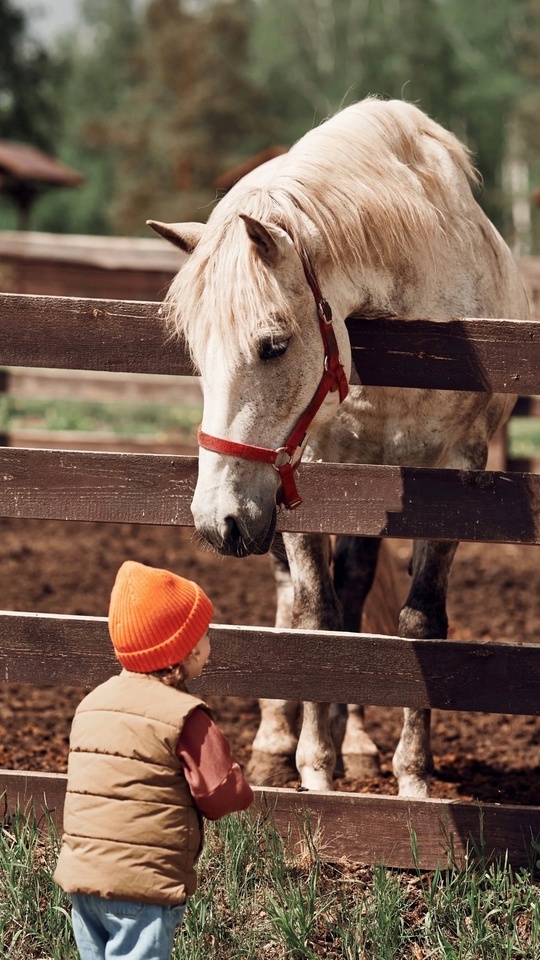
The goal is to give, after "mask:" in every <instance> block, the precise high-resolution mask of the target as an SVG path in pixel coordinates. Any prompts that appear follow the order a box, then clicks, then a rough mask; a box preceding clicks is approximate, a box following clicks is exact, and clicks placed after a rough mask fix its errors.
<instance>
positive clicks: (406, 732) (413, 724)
mask: <svg viewBox="0 0 540 960" xmlns="http://www.w3.org/2000/svg"><path fill="white" fill-rule="evenodd" d="M457 546H458V545H457V543H456V542H454V541H416V542H415V544H414V548H413V564H412V584H411V589H410V591H409V595H408V597H407V600H406V601H405V605H404V607H403V609H402V610H401V613H400V615H399V634H400V636H402V637H409V638H411V639H418V640H444V639H446V635H447V632H448V618H447V615H446V593H447V589H448V576H449V573H450V568H451V566H452V560H453V559H454V554H455V552H456V549H457ZM403 715H404V722H403V729H402V732H401V737H400V740H399V744H398V747H397V750H396V752H395V754H394V759H393V768H394V774H395V776H396V778H397V781H398V785H399V794H400V796H407V797H427V796H429V777H430V774H431V772H432V769H433V757H432V753H431V744H430V719H431V711H430V710H412V709H410V708H405V710H404V712H403Z"/></svg>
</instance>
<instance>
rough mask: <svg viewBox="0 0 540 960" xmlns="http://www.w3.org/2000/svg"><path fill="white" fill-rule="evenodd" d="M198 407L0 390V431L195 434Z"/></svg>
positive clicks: (176, 436) (129, 435)
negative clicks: (47, 397) (57, 397)
mask: <svg viewBox="0 0 540 960" xmlns="http://www.w3.org/2000/svg"><path fill="white" fill-rule="evenodd" d="M200 419H201V410H200V409H199V408H198V407H184V406H160V405H157V404H143V403H105V402H97V401H94V402H90V401H84V400H69V401H68V400H33V399H28V398H25V397H12V396H9V395H3V396H2V395H1V394H0V431H1V432H4V433H10V432H13V431H16V430H21V429H29V428H32V429H39V430H76V431H84V432H86V431H87V432H89V433H98V432H106V433H111V434H113V435H114V436H116V437H123V438H128V437H141V436H145V437H152V438H154V439H156V438H176V439H178V438H185V437H194V436H195V432H196V428H197V426H198V424H199V422H200Z"/></svg>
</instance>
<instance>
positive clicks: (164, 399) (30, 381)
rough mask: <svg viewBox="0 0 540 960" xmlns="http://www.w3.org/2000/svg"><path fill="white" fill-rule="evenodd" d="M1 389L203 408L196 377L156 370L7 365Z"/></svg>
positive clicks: (64, 397) (54, 396)
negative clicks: (109, 369) (118, 370)
mask: <svg viewBox="0 0 540 960" xmlns="http://www.w3.org/2000/svg"><path fill="white" fill-rule="evenodd" d="M0 391H1V392H2V393H7V394H9V395H10V396H16V397H31V398H38V399H41V400H49V399H52V400H73V399H77V400H86V401H92V402H100V403H130V404H143V403H155V404H169V405H177V406H180V405H181V406H186V407H200V408H202V390H201V383H200V378H199V377H187V376H186V377H174V376H167V375H161V374H157V373H156V374H137V373H101V372H99V371H94V370H61V369H60V370H58V369H57V370H54V369H52V370H51V369H48V368H45V367H9V368H8V369H6V370H3V371H0ZM49 432H50V431H49Z"/></svg>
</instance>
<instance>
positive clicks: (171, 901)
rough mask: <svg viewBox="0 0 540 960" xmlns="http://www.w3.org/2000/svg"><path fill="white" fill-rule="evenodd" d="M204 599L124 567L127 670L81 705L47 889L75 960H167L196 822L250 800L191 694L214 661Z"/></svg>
mask: <svg viewBox="0 0 540 960" xmlns="http://www.w3.org/2000/svg"><path fill="white" fill-rule="evenodd" d="M212 614H213V607H212V604H211V602H210V600H209V599H208V597H207V596H206V594H205V593H204V592H203V591H202V590H201V588H200V587H199V586H198V585H197V584H196V583H193V582H192V581H191V580H185V579H184V578H183V577H179V576H176V574H174V573H170V572H168V571H167V570H158V569H153V568H151V567H147V566H144V565H143V564H142V563H136V562H134V561H131V560H129V561H127V562H126V563H124V564H122V566H121V567H120V570H119V571H118V574H117V577H116V581H115V584H114V587H113V590H112V594H111V603H110V608H109V632H110V635H111V639H112V643H113V646H114V649H115V653H116V656H117V658H118V660H119V661H120V663H121V664H122V666H123V668H124V669H123V670H122V672H121V673H120V674H119V675H118V676H114V677H111V678H110V679H109V680H107V681H106V682H105V683H103V684H101V686H99V687H97V688H96V689H95V690H94V691H93V692H92V693H90V694H89V695H88V696H87V697H85V699H84V700H83V701H82V703H80V704H79V707H78V708H77V711H76V713H75V717H74V720H73V725H72V729H71V736H70V752H69V763H68V783H67V793H66V803H65V809H64V834H63V837H62V847H61V850H60V856H59V859H58V863H57V866H56V871H55V874H54V879H55V881H56V882H57V883H58V884H59V886H60V887H62V888H63V889H64V890H66V891H67V892H68V893H70V894H71V897H72V905H73V911H72V915H73V929H74V933H75V939H76V941H77V946H78V948H79V953H80V955H81V958H82V960H104V958H105V957H107V958H113V957H117V958H122V960H169V958H170V955H171V951H172V945H173V939H174V934H175V930H176V927H177V926H179V925H180V923H181V922H182V916H183V913H184V908H185V904H186V898H187V897H189V896H191V894H192V893H194V891H195V888H196V885H197V878H196V874H195V869H194V868H195V861H196V860H197V857H198V856H199V854H200V852H201V848H202V842H203V833H202V817H203V816H204V817H207V818H208V819H210V820H217V819H219V817H223V816H225V814H227V813H232V812H234V811H236V810H245V809H246V807H248V806H249V805H250V803H251V802H252V800H253V793H252V790H251V787H250V786H249V784H248V783H247V782H246V780H245V779H244V777H243V775H242V772H241V770H240V767H239V766H238V764H237V763H235V761H234V760H233V758H232V756H231V751H230V747H229V743H228V741H227V740H226V738H225V737H224V736H223V734H222V733H221V732H220V730H219V729H218V727H217V726H216V724H215V723H214V722H213V720H212V719H211V715H210V713H209V711H208V708H207V707H206V705H205V704H204V703H203V701H202V700H199V699H198V698H197V697H194V696H192V695H191V694H190V693H188V692H187V690H186V687H185V681H186V680H188V679H191V678H193V677H198V676H200V674H201V673H202V670H203V667H204V665H205V663H206V661H207V660H208V657H209V654H210V641H209V638H208V633H207V630H208V626H209V623H210V620H211V617H212Z"/></svg>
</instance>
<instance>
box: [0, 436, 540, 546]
mask: <svg viewBox="0 0 540 960" xmlns="http://www.w3.org/2000/svg"><path fill="white" fill-rule="evenodd" d="M197 465H198V460H197V458H196V457H182V456H172V455H161V454H150V453H148V454H137V453H94V452H92V451H71V450H67V451H62V452H58V451H55V450H25V449H22V448H18V447H4V448H0V516H3V517H20V518H26V519H29V518H34V519H41V520H102V521H104V522H110V523H143V524H145V523H148V524H169V525H172V526H185V527H189V526H192V525H193V517H192V515H191V509H190V504H191V500H192V497H193V491H194V489H195V484H196V480H197ZM298 475H299V490H300V493H301V495H302V496H303V497H304V498H305V500H304V503H303V504H302V507H301V508H300V509H299V510H297V511H286V510H282V511H280V512H279V514H278V529H279V530H281V531H284V532H299V531H303V532H305V533H321V532H325V533H336V534H339V533H343V534H347V533H350V534H354V535H357V536H367V537H379V536H384V537H396V538H403V539H429V538H432V539H442V540H445V539H446V540H447V539H458V540H471V541H482V542H490V541H492V542H500V543H531V544H533V543H540V509H539V503H540V476H538V475H536V474H519V473H501V472H495V471H482V470H470V471H468V470H467V471H461V470H433V469H428V468H424V467H388V466H377V465H373V464H348V463H347V464H341V463H340V464H336V463H324V464H323V463H305V464H302V466H301V468H300V470H299V471H298ZM97 491H99V493H97Z"/></svg>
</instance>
